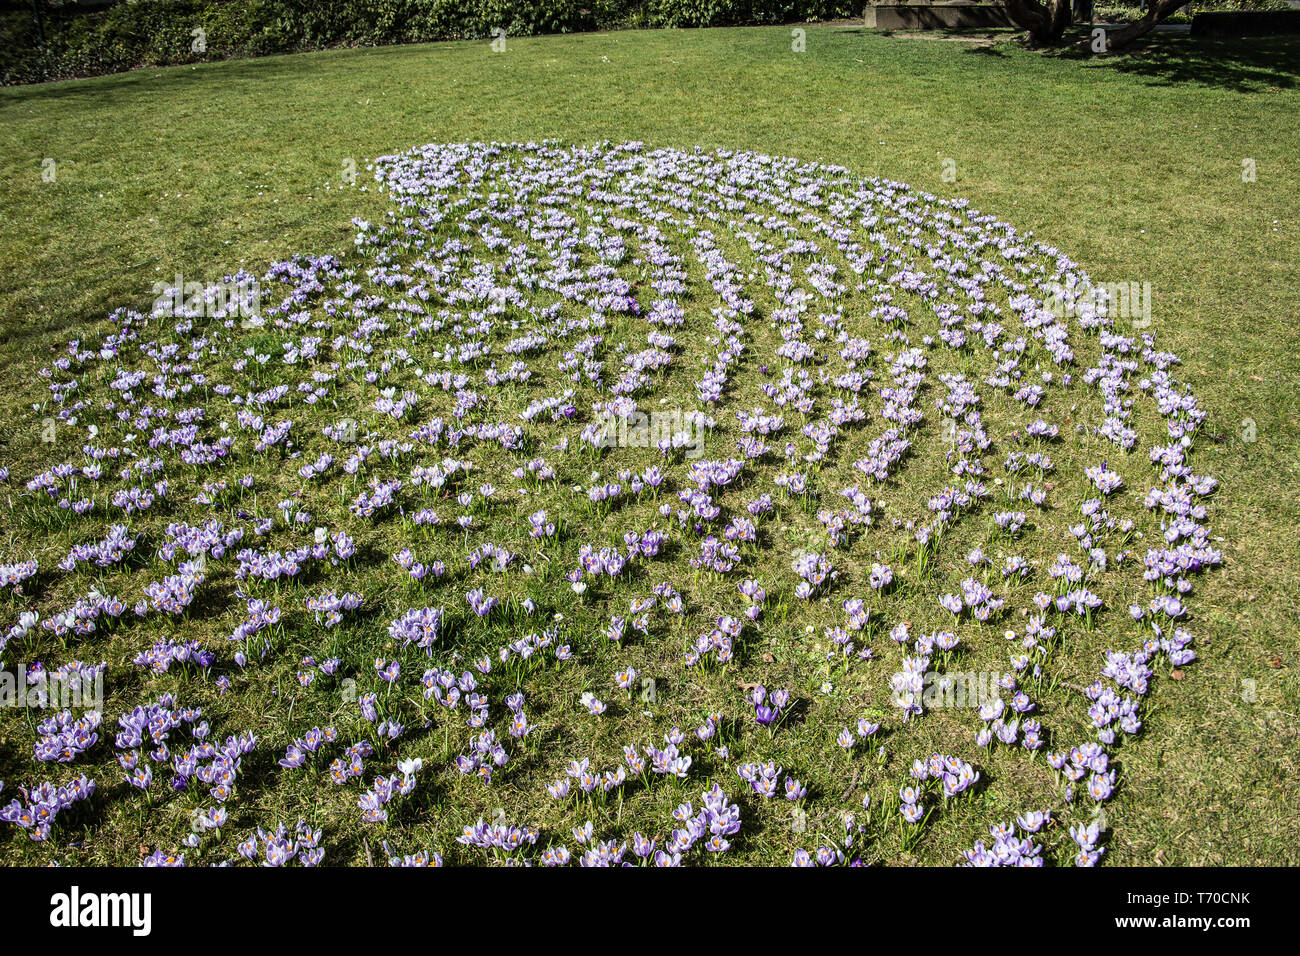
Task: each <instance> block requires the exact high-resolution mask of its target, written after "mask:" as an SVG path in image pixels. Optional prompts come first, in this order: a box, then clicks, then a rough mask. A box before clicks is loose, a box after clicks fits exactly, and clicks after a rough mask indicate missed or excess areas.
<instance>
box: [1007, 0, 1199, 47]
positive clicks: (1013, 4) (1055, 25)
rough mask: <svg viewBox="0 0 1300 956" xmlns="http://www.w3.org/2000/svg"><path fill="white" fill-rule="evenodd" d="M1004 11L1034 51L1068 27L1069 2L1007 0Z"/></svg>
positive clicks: (1053, 42)
mask: <svg viewBox="0 0 1300 956" xmlns="http://www.w3.org/2000/svg"><path fill="white" fill-rule="evenodd" d="M1183 2H1184V3H1186V2H1187V0H1183ZM1006 9H1007V17H1008V18H1009V19H1010V20H1011V22H1012V23H1014V24H1015V25H1016V26H1018V27H1020V28H1021V29H1022V30H1024V31H1025V38H1026V40H1027V41H1028V43H1029V45H1030V46H1031V47H1034V48H1035V49H1037V48H1038V47H1044V46H1055V45H1056V44H1058V43H1060V42H1061V37H1062V36H1063V35H1064V34H1065V30H1066V28H1067V27H1069V25H1070V0H1007V4H1006Z"/></svg>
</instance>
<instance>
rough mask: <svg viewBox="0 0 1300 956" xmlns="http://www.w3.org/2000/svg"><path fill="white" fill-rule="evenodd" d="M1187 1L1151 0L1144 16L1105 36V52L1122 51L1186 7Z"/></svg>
mask: <svg viewBox="0 0 1300 956" xmlns="http://www.w3.org/2000/svg"><path fill="white" fill-rule="evenodd" d="M1188 2H1189V0H1151V3H1150V5H1149V6H1148V7H1147V12H1146V15H1145V16H1143V17H1142V18H1141V19H1140V20H1134V21H1133V22H1132V23H1126V24H1125V25H1124V26H1122V27H1120V28H1119V29H1118V30H1112V31H1110V32H1108V33H1107V34H1106V49H1107V50H1122V49H1124V47H1126V46H1128V45H1129V44H1130V43H1132V42H1133V41H1134V40H1137V39H1140V38H1141V37H1144V36H1146V35H1147V34H1148V33H1150V32H1151V31H1152V30H1154V29H1155V28H1156V24H1157V23H1160V22H1161V21H1162V20H1164V19H1165V17H1167V16H1169V15H1170V14H1171V13H1174V12H1175V11H1177V10H1179V9H1181V8H1182V7H1185V6H1187V4H1188Z"/></svg>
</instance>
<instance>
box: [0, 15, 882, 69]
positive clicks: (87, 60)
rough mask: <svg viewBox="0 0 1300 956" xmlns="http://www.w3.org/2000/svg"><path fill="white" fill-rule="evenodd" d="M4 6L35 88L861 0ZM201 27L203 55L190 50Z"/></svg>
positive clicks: (3, 33) (11, 43)
mask: <svg viewBox="0 0 1300 956" xmlns="http://www.w3.org/2000/svg"><path fill="white" fill-rule="evenodd" d="M5 6H6V7H7V9H3V10H0V79H2V81H3V83H5V84H13V83H34V82H40V81H42V80H54V79H66V78H69V77H75V76H94V75H97V74H102V73H116V72H119V71H121V70H130V69H134V68H136V67H143V66H167V65H173V64H178V63H195V62H199V61H203V60H210V59H227V58H231V57H250V56H263V55H266V54H269V53H291V52H295V51H299V50H316V49H323V48H327V47H341V46H381V45H386V44H393V43H420V42H427V41H430V40H461V39H475V38H486V37H489V36H491V35H492V34H493V33H494V32H495V31H496V30H497V29H499V28H501V27H505V29H506V31H507V33H508V34H509V35H510V36H522V35H534V34H542V33H569V32H574V31H579V30H595V29H604V28H611V27H700V26H725V25H731V24H743V23H796V22H803V21H807V20H825V19H832V18H837V17H846V16H854V15H857V14H859V13H860V12H861V10H860V7H861V0H325V2H316V0H127V2H123V3H119V4H117V5H114V6H110V7H107V8H103V9H100V10H94V11H87V10H84V9H80V10H79V9H76V8H74V7H67V6H62V7H54V8H49V4H48V3H47V11H46V18H45V44H44V45H43V46H42V45H40V44H38V43H37V36H36V28H35V25H34V22H33V19H32V16H31V11H30V6H29V5H28V4H26V3H24V4H21V5H19V4H13V3H10V4H6V5H5ZM196 29H202V30H203V31H204V35H205V40H206V51H205V52H202V53H199V52H195V51H194V50H193V49H192V44H193V43H194V41H195V37H194V33H193V31H194V30H196Z"/></svg>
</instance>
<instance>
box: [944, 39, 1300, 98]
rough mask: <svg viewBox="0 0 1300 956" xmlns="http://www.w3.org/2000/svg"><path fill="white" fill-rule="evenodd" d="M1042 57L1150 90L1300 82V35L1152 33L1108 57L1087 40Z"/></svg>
mask: <svg viewBox="0 0 1300 956" xmlns="http://www.w3.org/2000/svg"><path fill="white" fill-rule="evenodd" d="M968 52H972V53H974V52H981V51H975V50H971V51H968ZM1045 55H1046V56H1050V57H1054V58H1058V59H1062V60H1080V61H1087V65H1088V66H1089V67H1090V68H1095V69H1105V70H1112V71H1115V72H1117V73H1125V74H1129V75H1131V76H1136V77H1141V78H1144V79H1145V80H1146V84H1147V85H1148V86H1175V85H1180V84H1186V85H1196V86H1212V87H1219V88H1221V89H1225V90H1232V91H1234V92H1237V93H1265V92H1269V91H1277V90H1290V89H1295V88H1296V87H1297V85H1298V84H1297V80H1300V36H1294V37H1257V38H1243V39H1233V40H1209V39H1201V38H1197V37H1175V36H1167V35H1166V36H1160V35H1153V36H1149V37H1147V38H1146V39H1145V40H1143V41H1139V42H1138V43H1137V44H1135V45H1134V46H1133V47H1132V48H1130V49H1128V50H1125V51H1124V52H1122V53H1115V54H1108V55H1104V54H1094V53H1092V51H1091V50H1090V49H1089V47H1088V45H1087V40H1086V39H1085V40H1084V41H1082V42H1080V43H1078V44H1076V45H1073V46H1070V47H1066V48H1062V49H1061V50H1059V51H1056V52H1053V53H1047V54H1045Z"/></svg>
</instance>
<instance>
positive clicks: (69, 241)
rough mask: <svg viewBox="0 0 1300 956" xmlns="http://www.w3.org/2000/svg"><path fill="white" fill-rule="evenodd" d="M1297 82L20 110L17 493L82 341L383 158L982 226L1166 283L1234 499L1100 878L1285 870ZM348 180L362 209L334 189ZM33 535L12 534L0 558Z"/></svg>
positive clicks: (762, 69)
mask: <svg viewBox="0 0 1300 956" xmlns="http://www.w3.org/2000/svg"><path fill="white" fill-rule="evenodd" d="M1298 76H1300V42H1296V41H1281V40H1277V41H1256V42H1253V43H1251V44H1249V45H1242V46H1236V45H1231V44H1227V45H1211V44H1194V43H1192V42H1191V41H1188V40H1173V39H1171V40H1165V41H1162V43H1161V46H1160V48H1159V49H1158V50H1157V51H1156V52H1154V53H1153V54H1152V55H1149V56H1145V57H1134V58H1110V59H1108V58H1096V59H1081V58H1073V57H1069V56H1065V57H1044V56H1040V55H1037V54H1031V53H1028V52H1026V51H1023V50H1021V49H1020V48H1019V47H1018V46H1017V45H1015V44H1014V43H1012V42H1008V41H1007V40H1005V39H1002V40H998V41H996V42H992V43H989V42H985V41H982V40H979V41H972V40H965V39H954V38H939V37H930V38H916V37H904V36H894V37H885V36H879V35H874V34H871V33H867V32H863V31H860V30H856V29H851V28H844V27H812V28H809V29H808V34H807V50H806V52H804V53H795V52H792V50H791V34H790V29H789V28H761V29H735V30H707V31H665V32H624V33H611V34H598V35H584V36H566V37H550V38H538V39H518V40H516V39H511V40H509V42H508V45H507V50H506V51H505V52H504V53H499V54H498V53H494V52H492V51H491V50H490V48H489V45H488V43H487V42H486V41H484V42H473V43H450V44H438V45H427V46H412V47H400V48H386V49H371V50H353V51H339V52H326V53H319V54H307V55H299V56H292V57H274V58H269V59H264V60H257V61H245V62H230V63H213V64H210V65H205V66H199V67H195V68H190V67H182V68H175V69H160V70H144V71H139V72H135V73H130V74H125V75H120V76H111V77H104V78H100V79H94V80H87V81H78V82H70V83H58V84H51V85H48V86H43V87H29V88H17V89H4V90H0V168H2V169H3V177H2V178H0V196H3V201H2V204H0V208H2V210H3V216H2V217H0V416H2V417H3V419H4V422H5V427H4V428H3V429H0V463H4V464H9V465H10V466H11V467H12V468H13V470H14V473H15V475H16V476H22V477H26V476H27V475H29V474H30V473H31V472H32V471H33V468H32V466H33V465H34V464H35V462H36V461H37V460H38V456H39V455H40V454H41V450H40V443H39V428H40V421H41V419H42V418H43V417H44V415H45V414H46V413H45V412H38V411H33V409H32V403H33V402H42V401H44V400H45V399H46V398H48V392H46V391H45V389H44V387H43V383H42V381H41V380H40V379H39V378H38V377H37V375H36V371H37V369H39V368H40V367H41V366H42V365H43V364H46V363H48V362H49V360H50V358H51V357H52V356H51V353H52V352H53V351H54V350H56V349H61V348H62V347H63V346H64V344H65V343H66V342H67V340H68V339H69V338H73V337H76V336H78V335H81V334H84V333H86V332H88V331H89V330H91V329H94V328H96V327H99V328H101V329H102V327H103V321H104V318H105V316H106V315H107V314H108V313H109V312H110V311H111V310H113V309H114V308H117V307H119V306H123V305H133V306H136V307H145V306H147V305H148V303H149V302H151V301H152V299H153V298H154V294H153V292H152V289H153V285H154V283H155V282H158V281H164V280H171V279H172V278H173V277H174V276H175V275H176V274H178V273H180V274H183V275H184V276H185V277H186V278H187V279H191V278H192V279H197V280H200V281H203V280H208V281H211V280H216V279H219V278H220V276H221V275H222V274H224V273H227V272H233V271H235V270H236V269H238V268H239V267H241V266H244V267H247V268H249V269H250V270H253V271H258V270H260V269H262V268H263V267H265V266H266V264H267V263H269V262H271V261H274V260H276V259H279V258H284V257H287V256H289V255H291V254H293V253H295V252H306V253H313V254H319V253H324V252H330V251H341V250H342V249H344V248H345V247H346V246H347V245H348V244H350V242H351V237H352V234H353V232H354V229H353V227H352V226H351V225H350V224H349V220H350V219H351V218H352V217H353V216H362V217H367V218H370V217H377V216H378V215H380V214H381V211H382V209H383V208H384V200H383V199H382V198H380V197H378V196H377V195H376V194H375V192H374V189H373V188H371V189H369V190H365V191H363V190H362V189H361V188H360V185H361V184H364V183H365V182H366V180H367V176H366V173H365V170H364V163H365V160H366V159H367V158H368V157H373V156H377V155H381V154H385V153H390V152H394V151H397V150H400V149H403V148H405V147H408V146H411V145H415V144H419V143H425V142H434V141H463V140H496V141H535V140H541V139H545V138H558V139H561V140H566V141H574V142H590V141H596V140H604V139H609V140H615V141H619V140H643V141H645V142H647V143H648V144H652V145H665V146H677V147H690V146H694V145H700V146H702V147H706V148H738V149H740V148H743V149H749V150H755V151H759V152H765V153H770V154H780V155H790V156H795V157H798V158H800V159H805V160H816V161H821V162H826V163H834V164H840V165H844V166H846V167H848V168H850V169H851V170H853V171H855V172H857V173H860V174H863V175H868V176H871V175H878V176H882V177H885V178H888V179H892V180H898V181H902V182H906V183H910V184H912V185H913V186H916V187H919V188H922V189H927V190H930V191H933V192H935V193H937V194H939V195H944V196H965V197H968V198H969V199H970V200H971V201H972V203H973V204H974V205H975V206H977V207H979V208H980V209H982V210H983V211H985V212H988V213H992V214H994V215H996V216H997V217H998V218H1000V219H1004V220H1007V221H1009V222H1011V223H1013V224H1015V225H1016V226H1018V227H1022V228H1028V229H1032V230H1033V231H1034V234H1035V235H1036V236H1038V237H1039V238H1041V239H1043V240H1044V241H1046V242H1049V243H1051V244H1054V245H1056V246H1057V247H1059V248H1060V249H1061V250H1062V251H1063V252H1064V253H1065V254H1066V255H1068V256H1070V257H1071V258H1072V259H1074V260H1076V261H1078V262H1080V263H1082V264H1083V265H1084V266H1085V267H1086V268H1087V269H1088V270H1089V271H1090V272H1091V274H1092V275H1093V277H1094V279H1099V280H1102V281H1117V282H1118V281H1125V282H1150V283H1151V287H1152V292H1153V296H1154V311H1153V318H1154V328H1155V330H1156V331H1157V332H1158V333H1159V335H1160V344H1161V345H1162V347H1164V348H1167V349H1170V350H1171V351H1174V352H1176V353H1177V354H1178V355H1179V356H1180V357H1181V358H1182V359H1183V361H1184V369H1183V373H1182V374H1183V375H1185V376H1186V378H1187V379H1188V380H1190V382H1191V383H1192V385H1193V387H1194V388H1195V391H1196V393H1197V395H1198V396H1199V397H1200V398H1201V399H1202V403H1203V405H1204V406H1205V407H1206V408H1207V409H1208V410H1209V413H1210V415H1209V419H1208V421H1207V423H1206V426H1205V432H1206V433H1207V434H1206V436H1205V437H1203V438H1202V439H1201V440H1200V441H1199V442H1198V451H1197V460H1196V467H1197V469H1198V471H1203V472H1205V473H1208V474H1211V475H1214V476H1216V477H1217V478H1219V479H1220V481H1221V488H1220V491H1219V492H1218V494H1217V496H1216V497H1215V498H1214V499H1213V503H1212V521H1211V523H1212V525H1213V526H1214V533H1215V535H1216V536H1219V537H1221V538H1222V539H1223V540H1222V541H1221V542H1218V546H1220V547H1222V549H1223V552H1224V557H1225V561H1224V566H1223V567H1222V568H1220V569H1218V570H1216V571H1213V572H1211V573H1209V574H1206V575H1203V576H1201V577H1200V578H1199V579H1198V581H1197V587H1196V591H1195V593H1194V595H1193V599H1192V602H1191V603H1192V606H1193V608H1194V613H1195V618H1194V620H1193V622H1192V626H1193V630H1194V631H1195V633H1196V635H1197V644H1196V647H1197V650H1198V653H1199V661H1198V662H1197V663H1195V664H1194V665H1193V666H1191V667H1188V668H1187V669H1186V670H1185V676H1184V677H1183V679H1182V680H1181V681H1180V682H1177V683H1171V682H1167V683H1163V684H1162V686H1160V687H1159V688H1158V689H1157V691H1156V692H1155V693H1154V694H1153V695H1152V696H1151V698H1150V700H1149V702H1148V704H1147V705H1146V707H1145V708H1144V718H1145V732H1144V734H1143V736H1142V738H1141V739H1139V740H1138V741H1136V742H1134V743H1133V744H1130V745H1128V746H1127V747H1126V748H1125V752H1124V774H1123V788H1122V790H1121V792H1120V794H1119V795H1118V796H1117V797H1116V799H1115V801H1114V802H1113V804H1112V805H1110V809H1109V810H1108V813H1109V814H1110V820H1111V825H1112V826H1113V828H1114V831H1115V835H1116V839H1115V841H1114V842H1113V843H1112V844H1111V845H1110V846H1109V848H1108V853H1109V855H1108V856H1107V862H1108V863H1120V864H1167V865H1177V864H1209V863H1229V864H1246V863H1261V862H1262V863H1278V864H1280V863H1289V864H1293V865H1294V864H1297V863H1300V849H1297V847H1298V846H1300V817H1298V816H1297V814H1296V813H1295V812H1294V809H1293V794H1294V791H1295V780H1296V775H1297V772H1298V771H1300V767H1297V764H1298V763H1300V757H1298V755H1300V739H1298V737H1297V730H1298V729H1300V716H1298V715H1300V680H1298V679H1297V668H1298V667H1300V654H1298V652H1300V613H1298V612H1297V607H1298V601H1300V534H1298V533H1297V525H1298V522H1300V505H1298V504H1297V502H1300V475H1298V474H1297V469H1298V466H1297V451H1298V450H1300V440H1298V439H1300V425H1298V424H1297V420H1298V419H1300V400H1298V399H1297V383H1298V382H1300V332H1297V330H1296V323H1297V318H1298V315H1297V314H1298V313H1300V274H1298V270H1297V263H1298V261H1300V247H1298V245H1297V240H1298V239H1300V223H1298V222H1297V212H1298V211H1300V122H1297V120H1298V119H1300V89H1297V77H1298ZM46 160H53V164H54V166H53V168H54V172H55V177H54V180H55V181H54V182H46V181H44V180H43V178H42V170H43V168H48V163H46V162H45V161H46ZM948 160H951V163H947V162H946V161H948ZM1248 161H1249V162H1248ZM348 163H352V164H355V167H356V168H357V169H358V170H359V175H358V180H357V182H358V186H357V187H349V188H343V189H340V188H339V182H340V178H341V174H342V173H343V171H344V169H345V168H346V166H347V164H348ZM954 165H955V172H956V179H955V182H946V181H945V179H944V175H943V174H944V170H945V168H947V169H952V168H954ZM1248 169H1253V172H1254V175H1253V180H1254V181H1251V182H1248V181H1245V180H1246V179H1249V178H1252V177H1249V176H1246V177H1243V172H1244V171H1246V170H1248ZM327 184H328V185H329V186H331V187H332V188H327ZM3 514H4V512H0V515H3ZM4 520H6V519H4V518H3V517H0V522H3V521H4ZM17 536H18V529H8V528H3V529H0V549H3V550H2V551H0V554H8V553H9V552H10V551H12V550H13V548H12V545H13V543H14V541H15V540H18V538H17ZM3 623H4V625H6V626H7V625H8V624H10V623H12V622H10V621H7V620H6V621H4V622H3ZM110 720H111V715H110ZM3 743H4V742H3V741H0V744H3ZM21 746H22V747H24V748H26V747H28V746H29V743H28V742H23V743H22V745H21ZM6 796H8V794H6Z"/></svg>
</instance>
